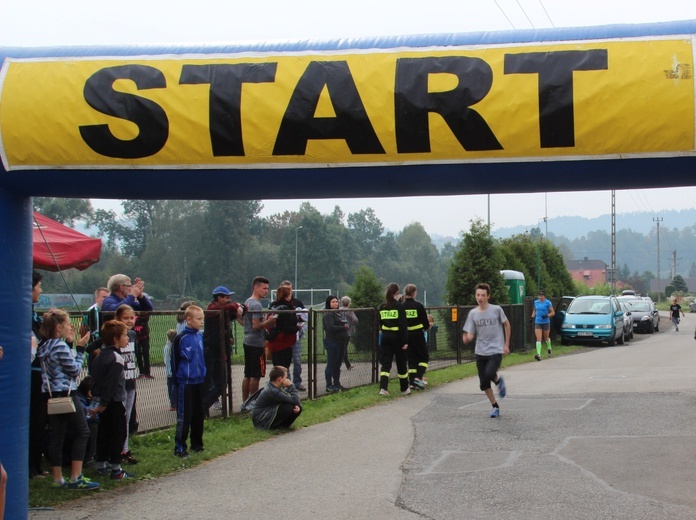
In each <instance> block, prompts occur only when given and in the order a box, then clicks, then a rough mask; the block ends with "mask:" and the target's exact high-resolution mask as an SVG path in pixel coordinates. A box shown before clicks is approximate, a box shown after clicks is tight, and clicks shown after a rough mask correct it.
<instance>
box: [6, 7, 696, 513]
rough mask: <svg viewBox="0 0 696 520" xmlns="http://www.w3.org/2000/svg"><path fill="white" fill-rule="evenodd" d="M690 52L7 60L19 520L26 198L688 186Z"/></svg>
mask: <svg viewBox="0 0 696 520" xmlns="http://www.w3.org/2000/svg"><path fill="white" fill-rule="evenodd" d="M695 35H696V21H687V22H674V23H665V24H652V25H625V26H605V27H594V28H578V29H554V30H538V31H536V30H535V31H510V32H500V33H480V34H468V35H467V34H463V35H432V36H419V37H393V38H383V39H360V40H340V41H333V42H332V41H318V42H311V41H305V42H293V43H286V44H281V43H276V44H248V45H229V46H214V47H213V46H200V47H187V48H173V47H168V48H164V47H163V48H156V47H128V48H107V47H103V48H88V47H83V48H79V47H78V48H74V47H71V48H48V49H42V48H37V49H14V48H9V49H0V58H2V69H1V70H0V159H1V160H2V165H3V170H2V171H0V244H2V252H3V259H2V262H0V269H1V277H0V279H2V281H3V282H2V284H1V285H0V344H1V345H3V346H4V347H5V358H4V359H3V360H2V362H0V395H2V396H3V397H2V399H0V438H2V439H3V443H0V459H1V460H2V462H3V464H4V465H5V467H6V468H7V470H8V473H9V474H10V482H9V488H8V498H9V502H8V506H7V509H8V517H11V518H14V517H19V516H23V515H25V514H26V509H27V494H28V488H27V480H28V479H27V437H28V408H29V395H28V394H29V392H28V388H29V356H30V354H29V344H30V341H29V333H30V332H29V331H30V326H29V318H30V310H31V301H30V286H31V282H30V280H31V214H32V213H31V196H50V197H95V198H123V199H126V198H149V199H190V198H197V199H261V198H266V199H268V198H322V197H362V196H382V197H384V196H394V197H395V196H406V195H444V194H468V193H471V194H473V193H513V192H534V191H573V190H585V189H592V190H601V189H621V188H632V189H634V188H648V187H673V186H691V185H693V184H694V183H693V181H692V176H693V175H692V171H693V169H694V166H695V165H696V161H695V160H694V157H695V151H696V150H695V144H694V143H695V141H696V135H695V130H694V129H695V125H694V112H695V97H694V77H693V75H694V71H693V67H694V40H695V38H696V36H695ZM192 170H196V174H195V176H194V175H191V171H192ZM337 176H342V177H349V178H350V182H336V180H337V179H336V177H337ZM134 186H137V188H136V189H134Z"/></svg>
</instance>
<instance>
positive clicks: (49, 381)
mask: <svg viewBox="0 0 696 520" xmlns="http://www.w3.org/2000/svg"><path fill="white" fill-rule="evenodd" d="M41 334H42V336H43V337H44V338H45V339H44V340H43V341H42V342H41V344H39V348H38V349H37V351H36V357H37V358H38V359H39V362H40V363H41V371H42V373H43V374H42V375H43V386H42V392H43V395H44V397H45V398H46V400H47V403H48V424H49V426H50V427H51V440H50V442H49V448H48V459H49V461H50V463H51V471H52V472H53V482H54V483H53V486H54V487H64V488H67V489H72V490H82V491H86V490H92V489H97V488H98V487H99V483H97V482H92V481H91V480H90V479H88V478H87V477H85V476H83V475H82V461H83V459H84V457H85V448H86V446H87V441H88V440H89V427H88V426H87V421H86V420H85V415H84V411H83V410H82V406H81V404H80V402H79V400H78V398H77V385H76V383H75V379H76V378H77V377H78V376H79V375H80V371H81V370H82V364H83V362H84V357H85V356H84V353H85V345H86V344H87V340H88V339H89V332H87V333H86V334H85V335H84V336H82V337H81V338H79V339H78V340H77V342H76V350H77V355H73V351H72V349H71V348H70V347H69V346H68V343H72V342H73V341H74V340H75V326H74V325H73V324H72V323H70V317H69V316H68V313H67V312H65V311H62V310H59V309H51V310H50V311H48V312H47V313H45V314H44V319H43V324H42V325H41ZM66 342H67V343H66ZM65 397H68V398H69V399H63V400H61V399H60V398H65ZM61 401H62V402H61ZM68 428H69V429H70V430H71V431H73V432H75V440H74V442H73V445H72V454H71V468H70V469H71V472H70V480H68V481H65V480H63V472H62V468H61V462H62V453H63V441H64V439H65V432H66V430H67V429H68Z"/></svg>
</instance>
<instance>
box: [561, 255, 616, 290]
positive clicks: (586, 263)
mask: <svg viewBox="0 0 696 520" xmlns="http://www.w3.org/2000/svg"><path fill="white" fill-rule="evenodd" d="M566 269H568V272H569V273H570V276H571V277H572V278H573V280H575V281H578V282H582V283H584V284H585V285H587V286H588V287H593V286H594V285H595V284H597V283H605V282H606V281H607V264H606V263H605V262H604V261H603V260H590V259H589V258H587V257H585V258H583V259H582V260H568V261H566Z"/></svg>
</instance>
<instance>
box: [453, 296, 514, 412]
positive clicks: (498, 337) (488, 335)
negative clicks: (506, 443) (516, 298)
mask: <svg viewBox="0 0 696 520" xmlns="http://www.w3.org/2000/svg"><path fill="white" fill-rule="evenodd" d="M490 297H491V288H490V286H489V285H488V284H487V283H480V284H478V285H477V286H476V303H478V307H476V308H475V309H472V310H471V311H470V312H469V315H468V316H467V317H466V323H464V334H463V335H462V340H463V341H464V343H469V342H471V341H473V340H474V338H476V349H475V351H474V353H475V355H476V368H477V370H478V375H479V382H480V388H481V390H483V391H484V392H485V393H486V397H488V400H489V401H490V402H491V405H492V406H493V409H492V410H491V413H490V416H491V417H498V416H500V407H499V406H498V402H497V401H496V399H495V395H493V390H492V389H491V382H493V383H495V384H496V385H498V393H499V395H500V398H501V399H502V398H503V397H505V394H506V393H507V389H506V388H505V381H504V380H503V378H502V377H500V376H498V369H499V368H500V364H501V363H502V361H503V354H505V355H507V354H509V353H510V322H509V321H508V319H507V316H505V313H504V312H503V309H502V308H501V307H499V306H498V305H493V304H491V303H488V300H489V299H490Z"/></svg>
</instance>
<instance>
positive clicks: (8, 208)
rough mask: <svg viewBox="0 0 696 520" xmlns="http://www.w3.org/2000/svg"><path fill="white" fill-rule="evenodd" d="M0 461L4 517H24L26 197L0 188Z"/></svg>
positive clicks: (27, 284) (28, 234)
mask: <svg viewBox="0 0 696 520" xmlns="http://www.w3.org/2000/svg"><path fill="white" fill-rule="evenodd" d="M0 255H2V258H0V345H2V347H3V351H4V357H3V358H2V360H0V441H1V442H0V460H1V461H2V465H3V466H4V467H5V471H6V472H7V496H6V503H5V518H27V516H28V503H29V379H30V359H31V348H30V346H31V271H32V205H31V199H30V198H26V197H19V196H17V195H13V194H11V193H9V192H7V191H5V190H2V189H0Z"/></svg>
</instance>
